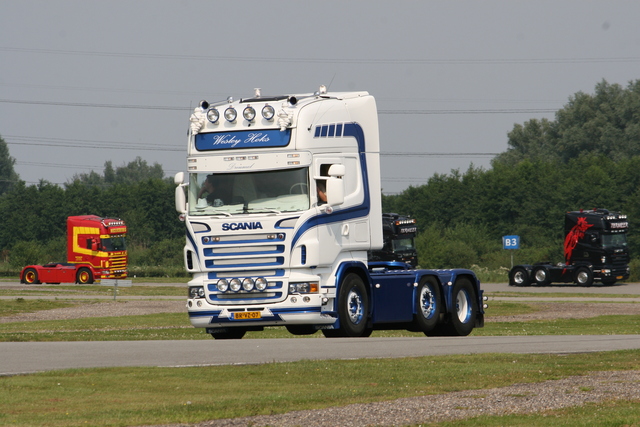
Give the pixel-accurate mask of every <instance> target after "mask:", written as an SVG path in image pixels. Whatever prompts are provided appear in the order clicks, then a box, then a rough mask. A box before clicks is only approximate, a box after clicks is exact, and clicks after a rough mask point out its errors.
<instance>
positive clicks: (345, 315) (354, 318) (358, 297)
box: [323, 273, 372, 337]
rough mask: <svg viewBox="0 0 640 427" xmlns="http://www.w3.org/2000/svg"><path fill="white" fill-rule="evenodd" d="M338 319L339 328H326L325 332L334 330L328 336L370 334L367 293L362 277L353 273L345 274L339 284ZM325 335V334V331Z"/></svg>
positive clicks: (361, 335) (362, 335) (363, 335)
mask: <svg viewBox="0 0 640 427" xmlns="http://www.w3.org/2000/svg"><path fill="white" fill-rule="evenodd" d="M338 319H340V329H338V330H335V329H333V330H331V329H327V330H326V331H327V332H329V331H335V332H331V333H329V336H330V337H334V336H342V337H368V336H369V335H371V331H372V329H371V328H367V321H368V319H369V295H367V289H366V288H365V286H364V283H363V282H362V279H361V278H360V276H358V275H357V274H355V273H349V274H347V276H346V277H345V278H344V280H343V281H342V284H341V285H340V292H339V294H338ZM324 331H325V330H323V332H324ZM334 334H335V335H334ZM325 336H327V334H326V333H325Z"/></svg>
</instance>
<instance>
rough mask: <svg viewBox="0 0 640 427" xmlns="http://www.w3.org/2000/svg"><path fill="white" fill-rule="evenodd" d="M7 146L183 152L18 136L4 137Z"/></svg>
mask: <svg viewBox="0 0 640 427" xmlns="http://www.w3.org/2000/svg"><path fill="white" fill-rule="evenodd" d="M3 138H4V139H5V142H6V143H7V144H11V145H35V146H43V147H58V148H60V147H66V148H92V149H102V150H107V149H109V150H110V149H118V150H143V151H180V152H181V151H184V147H176V146H168V145H152V146H150V145H148V144H144V143H143V144H136V143H133V142H118V141H96V140H85V139H68V138H51V137H30V136H18V135H5V136H4V137H3ZM15 141H21V142H15Z"/></svg>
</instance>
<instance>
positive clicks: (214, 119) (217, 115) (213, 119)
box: [207, 108, 220, 123]
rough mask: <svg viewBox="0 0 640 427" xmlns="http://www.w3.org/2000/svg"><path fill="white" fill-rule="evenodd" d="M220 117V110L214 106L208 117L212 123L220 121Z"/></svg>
mask: <svg viewBox="0 0 640 427" xmlns="http://www.w3.org/2000/svg"><path fill="white" fill-rule="evenodd" d="M219 118H220V112H219V111H218V110H216V109H215V108H212V109H210V110H208V111H207V119H208V120H209V121H210V122H211V123H218V119H219Z"/></svg>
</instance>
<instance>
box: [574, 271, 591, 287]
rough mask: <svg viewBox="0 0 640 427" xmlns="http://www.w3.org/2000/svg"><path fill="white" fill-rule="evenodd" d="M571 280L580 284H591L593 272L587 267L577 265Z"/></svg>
mask: <svg viewBox="0 0 640 427" xmlns="http://www.w3.org/2000/svg"><path fill="white" fill-rule="evenodd" d="M573 281H574V282H576V284H578V285H580V286H591V285H592V284H593V272H592V271H591V269H589V268H588V267H578V269H577V270H576V274H575V275H574V276H573Z"/></svg>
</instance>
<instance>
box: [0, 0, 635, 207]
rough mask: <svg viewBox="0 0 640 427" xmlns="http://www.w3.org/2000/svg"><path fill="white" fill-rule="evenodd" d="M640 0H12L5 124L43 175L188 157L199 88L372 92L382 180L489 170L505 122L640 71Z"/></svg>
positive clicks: (546, 113)
mask: <svg viewBox="0 0 640 427" xmlns="http://www.w3.org/2000/svg"><path fill="white" fill-rule="evenodd" d="M639 17H640V2H638V1H635V0H634V1H612V0H606V1H594V0H534V1H524V0H522V1H518V0H505V1H495V0H485V1H477V0H457V1H451V0H442V1H426V0H423V1H405V0H394V1H375V0H366V1H349V0H340V1H334V0H323V1H314V2H312V1H300V0H291V1H284V0H271V1H256V0H243V1H241V2H239V1H212V0H208V1H203V0H197V1H192V0H177V1H168V0H135V1H132V0H125V1H121V0H109V1H94V0H78V1H71V0H44V1H36V0H20V1H15V0H0V64H1V65H0V70H1V71H0V136H2V138H3V139H4V140H5V142H7V144H8V147H9V153H10V155H11V156H12V157H13V158H14V159H15V160H16V163H15V170H16V172H17V173H18V174H19V176H20V178H21V179H22V180H24V181H26V182H27V184H28V185H31V184H36V183H38V182H39V181H40V180H42V179H44V180H47V181H49V182H52V183H56V184H60V185H62V184H64V183H65V182H68V181H69V180H71V179H72V178H73V176H74V175H75V174H80V173H89V172H90V171H91V170H94V171H96V172H98V173H102V172H103V171H104V164H105V162H106V161H111V162H112V164H113V166H114V167H118V166H124V165H126V164H128V163H129V162H131V161H133V160H134V159H135V158H136V157H141V158H142V159H143V160H145V161H147V163H149V164H150V165H152V164H154V163H159V164H161V165H162V167H163V169H164V172H165V175H166V176H173V175H174V174H175V173H176V172H179V171H185V170H186V143H187V138H186V134H187V129H188V126H189V120H188V119H189V114H190V112H191V111H192V109H193V108H194V107H195V106H196V105H198V103H199V102H200V100H203V99H205V100H207V101H209V102H215V101H221V100H224V99H226V98H227V97H228V96H233V97H234V98H241V97H250V96H252V95H253V92H254V88H261V91H262V94H263V96H267V95H282V94H293V93H310V92H314V91H315V90H317V88H318V87H319V86H320V85H326V86H328V87H329V91H330V92H331V91H352V90H358V91H360V90H366V91H368V92H369V93H371V94H372V95H374V96H375V98H376V101H377V105H378V110H379V124H380V141H381V166H382V171H381V176H382V188H383V192H384V193H385V194H397V193H399V192H402V191H403V190H404V189H406V188H407V187H409V186H411V185H413V186H417V185H421V184H425V183H426V182H427V181H428V179H429V178H430V177H432V176H433V175H434V174H436V173H438V174H448V173H451V171H452V170H460V171H461V172H462V173H464V172H465V171H466V170H467V169H468V168H469V167H470V166H471V165H473V166H475V167H482V168H485V169H489V168H490V167H491V159H492V158H493V157H494V156H495V155H496V154H498V153H501V152H503V151H505V150H507V148H508V144H507V143H508V136H507V134H508V132H510V131H511V130H512V129H513V127H514V125H515V124H518V123H519V124H524V123H525V122H526V121H528V120H531V119H534V118H535V119H541V118H548V119H550V120H553V119H554V117H555V112H556V111H557V110H559V109H561V108H562V107H563V106H564V105H566V104H567V102H568V101H569V100H570V98H571V97H572V96H573V95H574V94H575V93H577V92H584V93H593V92H594V89H595V86H596V84H597V83H599V82H601V81H602V80H606V81H607V82H609V83H617V84H620V85H622V86H623V87H626V86H627V84H628V83H629V82H630V81H634V80H636V79H638V78H640V30H638V23H637V22H638V18H639Z"/></svg>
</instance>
